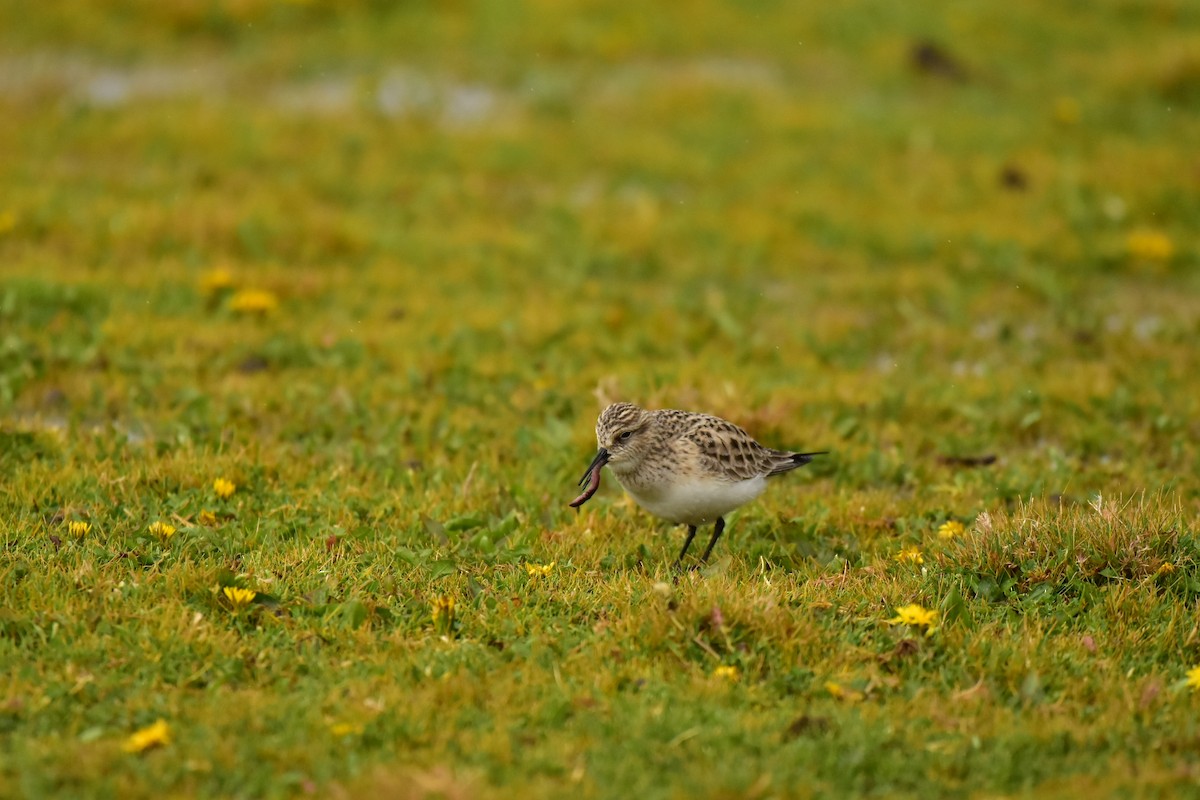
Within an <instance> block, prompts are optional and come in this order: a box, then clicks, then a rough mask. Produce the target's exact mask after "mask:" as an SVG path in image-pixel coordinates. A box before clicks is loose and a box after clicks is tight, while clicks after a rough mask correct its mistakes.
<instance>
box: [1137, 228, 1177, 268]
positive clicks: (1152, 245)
mask: <svg viewBox="0 0 1200 800" xmlns="http://www.w3.org/2000/svg"><path fill="white" fill-rule="evenodd" d="M1125 249H1126V251H1127V252H1128V253H1129V257H1130V258H1133V259H1135V260H1137V261H1170V260H1171V256H1173V255H1175V244H1174V243H1173V242H1172V241H1171V238H1170V237H1169V236H1167V235H1166V234H1165V233H1163V232H1162V231H1156V230H1152V229H1150V228H1140V229H1138V230H1135V231H1130V233H1129V236H1127V237H1126V239H1125Z"/></svg>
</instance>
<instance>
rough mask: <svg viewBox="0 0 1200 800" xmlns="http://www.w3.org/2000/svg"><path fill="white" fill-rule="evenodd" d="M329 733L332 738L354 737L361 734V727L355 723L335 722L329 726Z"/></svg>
mask: <svg viewBox="0 0 1200 800" xmlns="http://www.w3.org/2000/svg"><path fill="white" fill-rule="evenodd" d="M329 732H330V733H332V734H333V735H334V736H338V737H342V736H356V735H358V734H360V733H362V732H363V726H362V725H360V724H358V723H355V722H335V723H333V724H332V725H330V726H329Z"/></svg>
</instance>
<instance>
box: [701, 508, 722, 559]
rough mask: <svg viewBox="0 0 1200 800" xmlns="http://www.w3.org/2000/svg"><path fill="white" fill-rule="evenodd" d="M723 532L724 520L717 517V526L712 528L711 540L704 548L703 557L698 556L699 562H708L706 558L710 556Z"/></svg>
mask: <svg viewBox="0 0 1200 800" xmlns="http://www.w3.org/2000/svg"><path fill="white" fill-rule="evenodd" d="M724 532H725V518H724V517H717V524H716V525H714V526H713V535H712V538H711V539H709V540H708V547H706V548H704V555H702V556H700V560H701V561H705V562H707V561H708V557H709V556H710V555H712V549H713V547H714V546H715V545H716V543H717V539H720V538H721V534H722V533H724Z"/></svg>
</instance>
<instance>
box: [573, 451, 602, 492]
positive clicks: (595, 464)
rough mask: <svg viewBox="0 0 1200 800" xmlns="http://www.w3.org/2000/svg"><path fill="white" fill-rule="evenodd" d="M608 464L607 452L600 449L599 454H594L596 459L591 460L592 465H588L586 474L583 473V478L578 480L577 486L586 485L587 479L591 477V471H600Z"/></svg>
mask: <svg viewBox="0 0 1200 800" xmlns="http://www.w3.org/2000/svg"><path fill="white" fill-rule="evenodd" d="M607 463H608V450H606V449H605V448H603V447H601V448H600V452H598V453H596V457H595V458H593V459H592V463H591V464H588V468H587V472H585V473H583V477H582V478H580V479H579V485H580V486H583V485H584V484H585V483H587V480H588V478H590V477H592V470H594V469H600V468H601V467H603V466H604V465H605V464H607Z"/></svg>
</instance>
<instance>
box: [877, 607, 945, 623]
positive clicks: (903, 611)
mask: <svg viewBox="0 0 1200 800" xmlns="http://www.w3.org/2000/svg"><path fill="white" fill-rule="evenodd" d="M936 621H937V611H935V610H933V609H927V608H922V607H921V606H919V605H917V604H916V603H910V604H909V605H906V606H900V607H899V608H897V609H896V616H894V617H892V618H891V619H889V620H888V622H890V623H892V624H893V625H895V624H899V625H914V626H916V627H918V628H928V627H930V626H931V625H933V623H934V622H936Z"/></svg>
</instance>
